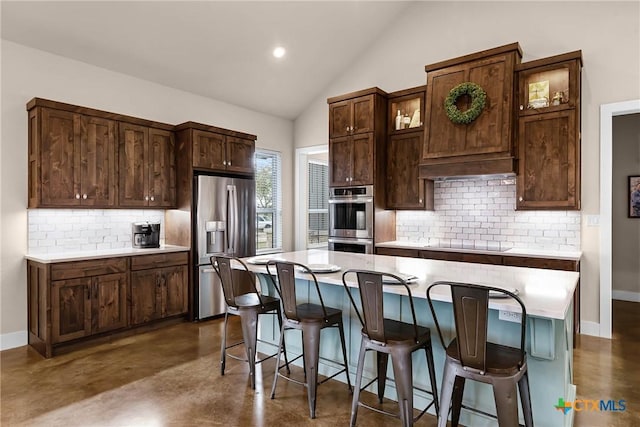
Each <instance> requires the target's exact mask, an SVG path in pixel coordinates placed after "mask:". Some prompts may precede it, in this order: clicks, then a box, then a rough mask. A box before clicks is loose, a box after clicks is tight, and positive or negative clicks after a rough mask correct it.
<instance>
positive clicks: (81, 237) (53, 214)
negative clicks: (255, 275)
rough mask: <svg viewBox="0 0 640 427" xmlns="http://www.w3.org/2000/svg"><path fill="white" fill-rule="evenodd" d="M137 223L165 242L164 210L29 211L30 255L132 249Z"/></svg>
mask: <svg viewBox="0 0 640 427" xmlns="http://www.w3.org/2000/svg"><path fill="white" fill-rule="evenodd" d="M138 221H149V222H160V223H161V227H160V242H161V243H163V242H164V231H165V230H164V211H162V210H155V209H154V210H146V209H105V210H100V209H30V210H29V211H28V224H29V231H28V239H29V240H28V243H29V253H34V254H38V253H40V254H42V253H54V252H70V251H79V250H96V249H117V248H125V247H130V246H131V223H133V222H138ZM418 224H420V223H419V222H416V226H417V225H418ZM407 232H409V231H408V230H407ZM424 232H425V233H427V232H428V230H425V231H424Z"/></svg>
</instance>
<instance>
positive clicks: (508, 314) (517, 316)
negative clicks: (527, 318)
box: [498, 310, 522, 323]
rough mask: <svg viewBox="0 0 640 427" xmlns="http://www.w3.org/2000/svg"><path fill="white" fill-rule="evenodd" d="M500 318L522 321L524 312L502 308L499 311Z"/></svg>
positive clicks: (515, 321)
mask: <svg viewBox="0 0 640 427" xmlns="http://www.w3.org/2000/svg"><path fill="white" fill-rule="evenodd" d="M498 319H500V320H505V321H507V322H514V323H520V322H522V313H516V312H514V311H505V310H500V312H499V313H498Z"/></svg>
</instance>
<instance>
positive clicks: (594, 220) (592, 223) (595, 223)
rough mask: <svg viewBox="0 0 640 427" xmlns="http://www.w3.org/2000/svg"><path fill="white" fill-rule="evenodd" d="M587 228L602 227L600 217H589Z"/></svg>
mask: <svg viewBox="0 0 640 427" xmlns="http://www.w3.org/2000/svg"><path fill="white" fill-rule="evenodd" d="M587 227H600V215H587Z"/></svg>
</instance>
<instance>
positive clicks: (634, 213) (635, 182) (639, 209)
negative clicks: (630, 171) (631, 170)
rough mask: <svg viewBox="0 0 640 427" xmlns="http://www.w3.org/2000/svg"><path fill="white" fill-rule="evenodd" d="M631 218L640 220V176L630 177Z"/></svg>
mask: <svg viewBox="0 0 640 427" xmlns="http://www.w3.org/2000/svg"><path fill="white" fill-rule="evenodd" d="M629 218H640V175H631V176H630V177H629Z"/></svg>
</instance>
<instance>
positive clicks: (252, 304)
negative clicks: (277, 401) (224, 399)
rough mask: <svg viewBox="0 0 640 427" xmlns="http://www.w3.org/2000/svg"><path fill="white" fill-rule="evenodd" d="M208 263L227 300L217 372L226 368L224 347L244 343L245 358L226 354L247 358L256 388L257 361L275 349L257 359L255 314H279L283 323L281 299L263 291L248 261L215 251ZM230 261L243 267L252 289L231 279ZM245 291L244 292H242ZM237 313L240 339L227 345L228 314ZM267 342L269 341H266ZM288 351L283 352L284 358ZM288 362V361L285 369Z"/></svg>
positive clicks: (256, 318)
mask: <svg viewBox="0 0 640 427" xmlns="http://www.w3.org/2000/svg"><path fill="white" fill-rule="evenodd" d="M210 261H211V265H212V267H213V269H214V270H215V272H216V274H217V275H218V277H219V278H220V283H221V284H222V292H223V294H224V299H225V302H226V306H227V309H226V310H225V313H224V329H223V332H222V342H221V344H220V375H224V371H225V368H226V364H227V362H226V358H227V350H228V349H230V348H233V347H236V346H238V345H241V344H244V346H245V352H246V358H240V357H237V356H234V355H232V354H229V357H231V358H233V359H236V360H240V361H243V362H247V363H248V364H249V376H250V378H251V388H252V389H255V388H256V363H261V362H263V361H265V360H267V359H269V358H271V357H274V356H276V354H277V353H274V354H271V355H268V356H266V357H264V358H262V359H260V360H257V361H256V353H257V343H258V342H259V341H260V340H258V316H260V315H263V314H271V315H275V316H277V317H278V322H279V323H280V325H282V313H281V310H280V300H279V299H278V298H275V297H272V296H270V295H263V294H262V293H261V292H260V291H259V290H258V287H257V286H256V282H255V275H253V273H251V272H250V271H249V269H248V268H247V265H246V264H245V263H244V262H243V261H242V260H241V259H239V258H236V257H233V256H227V255H215V256H212V257H211V258H210ZM231 263H236V264H237V265H238V266H240V267H241V269H240V270H239V271H244V273H245V274H247V275H248V277H249V278H250V280H251V282H252V287H253V289H250V290H249V291H248V292H247V291H246V290H242V289H241V286H239V283H236V281H234V273H233V268H232V267H231ZM242 292H247V293H242ZM230 314H231V315H235V316H240V323H241V325H242V338H243V339H242V341H240V342H237V343H234V344H231V345H227V323H228V320H229V315H230ZM265 343H266V344H270V345H272V344H271V343H267V342H265ZM286 360H287V355H286V353H285V361H286ZM288 367H289V365H288V363H287V369H288Z"/></svg>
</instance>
